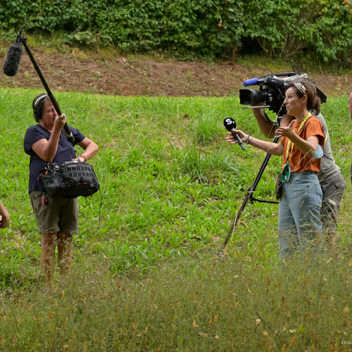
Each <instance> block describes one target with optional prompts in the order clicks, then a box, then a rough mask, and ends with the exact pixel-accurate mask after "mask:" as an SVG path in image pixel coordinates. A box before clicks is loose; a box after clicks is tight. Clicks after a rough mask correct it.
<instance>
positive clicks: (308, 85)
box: [287, 78, 321, 115]
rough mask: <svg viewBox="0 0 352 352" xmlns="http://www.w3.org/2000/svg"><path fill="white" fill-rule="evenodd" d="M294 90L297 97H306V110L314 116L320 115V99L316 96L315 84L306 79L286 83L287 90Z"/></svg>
mask: <svg viewBox="0 0 352 352" xmlns="http://www.w3.org/2000/svg"><path fill="white" fill-rule="evenodd" d="M291 87H293V88H295V90H296V93H297V94H298V96H299V97H301V98H302V97H303V96H304V95H306V96H307V108H308V110H309V111H311V112H312V113H313V114H314V115H318V114H319V113H320V103H321V101H320V98H319V97H318V95H317V89H316V87H315V84H314V83H313V82H312V81H311V80H309V79H306V78H297V79H294V80H292V81H291V82H289V83H288V85H287V89H288V88H291Z"/></svg>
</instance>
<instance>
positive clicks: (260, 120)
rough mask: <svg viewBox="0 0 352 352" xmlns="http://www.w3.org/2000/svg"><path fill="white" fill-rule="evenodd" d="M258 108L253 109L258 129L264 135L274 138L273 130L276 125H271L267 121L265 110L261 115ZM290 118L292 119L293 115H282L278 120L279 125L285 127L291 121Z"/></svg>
mask: <svg viewBox="0 0 352 352" xmlns="http://www.w3.org/2000/svg"><path fill="white" fill-rule="evenodd" d="M260 110H261V109H253V115H254V117H255V119H256V120H257V124H258V126H259V129H260V131H261V132H262V133H263V134H264V136H265V137H268V138H274V137H275V131H276V129H277V128H278V126H277V125H272V124H271V123H270V122H268V120H269V117H268V116H267V115H266V114H265V112H264V114H265V116H263V115H262V112H261V111H260ZM292 119H293V116H291V115H283V117H282V119H281V122H280V126H282V127H287V126H288V125H289V124H290V123H291V121H292Z"/></svg>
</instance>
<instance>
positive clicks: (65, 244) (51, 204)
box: [24, 94, 99, 286]
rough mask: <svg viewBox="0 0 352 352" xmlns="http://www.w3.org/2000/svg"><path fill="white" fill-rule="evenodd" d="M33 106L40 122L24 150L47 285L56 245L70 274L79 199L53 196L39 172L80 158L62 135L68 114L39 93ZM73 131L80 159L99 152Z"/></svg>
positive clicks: (50, 280) (61, 263) (28, 135)
mask: <svg viewBox="0 0 352 352" xmlns="http://www.w3.org/2000/svg"><path fill="white" fill-rule="evenodd" d="M32 107H33V113H34V118H35V120H36V121H37V122H38V124H37V125H34V126H30V127H28V129H27V132H26V135H25V138H24V151H25V152H26V153H27V154H29V155H30V156H31V159H30V165H29V168H30V177H29V189H28V193H29V197H30V199H31V203H32V207H33V211H34V214H35V217H36V219H37V225H38V228H39V232H40V234H41V240H42V241H41V243H42V246H41V257H40V263H41V267H42V271H43V275H44V278H45V281H46V282H47V284H48V285H49V286H52V284H53V278H54V266H55V249H56V246H57V247H58V267H59V269H60V272H61V274H67V273H68V272H69V270H70V268H71V262H72V235H73V234H76V233H78V213H79V211H78V202H77V198H64V197H56V198H51V197H49V196H48V194H46V192H45V188H44V186H43V183H42V181H41V179H40V178H39V177H38V172H39V170H40V169H43V168H44V167H45V166H46V165H47V163H49V162H56V163H58V164H61V163H64V162H65V161H70V160H76V159H75V150H74V148H73V146H72V144H71V143H70V142H68V141H67V140H66V139H65V138H64V136H63V135H62V134H61V130H62V128H63V127H64V125H65V123H66V116H65V114H62V115H61V116H58V114H57V112H56V110H55V108H54V106H53V104H52V102H51V100H50V98H49V97H48V96H47V95H46V94H39V95H38V96H36V97H35V98H34V100H33V103H32ZM71 131H72V134H73V136H74V138H75V141H76V143H77V144H78V145H79V146H80V147H81V148H82V149H83V150H84V152H83V153H82V154H81V155H80V156H79V157H78V159H79V160H80V161H83V162H85V161H87V160H88V159H91V158H92V157H93V156H94V155H95V154H96V153H97V152H98V149H99V148H98V146H97V144H96V143H94V142H93V141H92V140H90V139H89V138H87V137H85V136H84V135H83V134H82V133H81V132H80V131H79V130H77V129H75V128H72V127H71Z"/></svg>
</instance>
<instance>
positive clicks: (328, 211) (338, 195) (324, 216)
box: [253, 79, 352, 246]
mask: <svg viewBox="0 0 352 352" xmlns="http://www.w3.org/2000/svg"><path fill="white" fill-rule="evenodd" d="M302 81H303V80H302V79H295V82H301V83H302ZM351 95H352V94H351ZM350 98H351V100H350V106H351V117H352V97H350ZM258 105H259V104H258ZM260 105H262V104H260ZM253 114H254V116H255V118H256V120H257V123H258V126H259V128H260V130H261V131H262V133H263V134H264V135H265V136H266V137H269V138H274V136H275V133H276V130H277V128H278V126H277V125H273V124H272V123H270V122H269V121H270V120H269V117H268V116H267V115H266V114H265V111H264V109H253ZM316 117H317V118H318V119H319V121H320V122H321V123H322V125H323V127H324V134H325V144H324V149H323V152H324V154H323V157H322V160H321V165H320V171H319V173H318V178H319V182H320V186H321V189H322V191H323V202H322V207H321V221H322V226H323V233H324V236H325V239H326V240H327V242H328V243H329V244H330V245H333V246H334V245H335V240H336V239H335V235H336V231H337V216H338V213H339V210H340V204H341V199H342V196H343V194H344V192H345V188H346V182H345V180H344V178H343V175H342V173H341V170H340V168H339V167H338V166H337V165H336V163H335V160H334V157H333V155H332V150H331V144H330V136H329V132H328V128H327V125H326V122H325V119H324V117H323V115H322V114H320V113H319V114H317V115H316ZM293 119H294V117H293V116H291V115H288V114H286V115H283V116H282V119H281V123H280V126H281V127H287V126H289V124H290V123H291V121H292V120H293Z"/></svg>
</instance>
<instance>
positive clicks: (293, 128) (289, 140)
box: [226, 80, 325, 260]
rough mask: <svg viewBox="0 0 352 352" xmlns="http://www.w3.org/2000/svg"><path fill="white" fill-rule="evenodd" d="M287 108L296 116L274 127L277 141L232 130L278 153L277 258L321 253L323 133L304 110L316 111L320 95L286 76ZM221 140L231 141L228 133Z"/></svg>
mask: <svg viewBox="0 0 352 352" xmlns="http://www.w3.org/2000/svg"><path fill="white" fill-rule="evenodd" d="M285 96H286V98H285V101H284V104H286V108H287V111H288V113H289V114H290V115H292V116H294V117H295V118H296V119H295V120H294V121H291V123H290V124H289V125H288V126H284V127H283V126H281V127H279V128H277V130H276V135H278V136H280V137H282V138H281V141H280V143H278V144H276V143H272V142H266V141H262V140H260V139H256V138H253V137H251V136H250V135H247V134H245V133H244V132H242V131H240V130H233V132H234V133H236V134H237V135H238V136H239V138H240V139H241V140H242V142H246V143H247V144H250V145H252V146H254V147H256V148H259V149H261V150H264V151H265V152H267V153H270V154H273V155H278V156H280V155H283V164H282V168H283V176H284V179H282V181H284V182H283V186H282V189H283V195H282V196H281V199H280V205H279V246H280V260H284V259H287V258H290V257H291V256H292V255H294V254H295V253H297V252H298V254H304V255H306V254H308V251H310V252H311V253H313V254H317V253H322V252H324V248H325V246H324V241H323V233H322V225H321V217H320V208H321V203H322V190H321V187H320V184H319V180H318V172H319V170H320V164H321V156H322V147H323V146H324V141H325V135H324V129H323V125H322V124H321V122H320V121H319V120H318V119H317V118H316V117H315V116H313V115H312V114H311V113H310V111H314V113H316V114H317V113H319V110H320V99H319V98H318V97H317V94H316V89H315V85H314V84H312V83H311V82H309V81H306V80H305V81H300V82H296V81H294V80H293V81H292V82H290V83H289V84H288V85H287V89H286V93H285ZM226 141H227V142H229V143H231V144H233V143H237V141H236V139H235V138H234V136H233V134H232V133H227V137H226Z"/></svg>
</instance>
